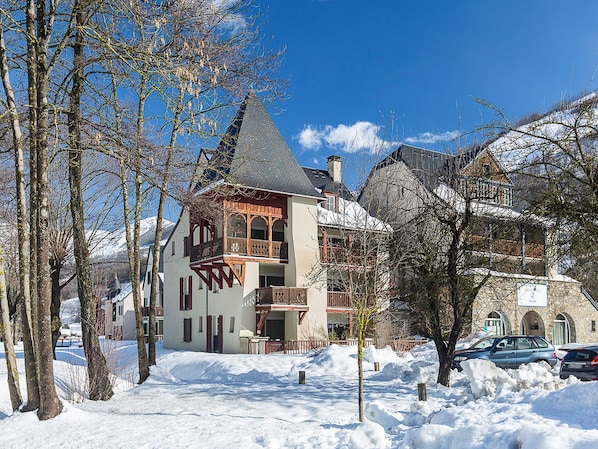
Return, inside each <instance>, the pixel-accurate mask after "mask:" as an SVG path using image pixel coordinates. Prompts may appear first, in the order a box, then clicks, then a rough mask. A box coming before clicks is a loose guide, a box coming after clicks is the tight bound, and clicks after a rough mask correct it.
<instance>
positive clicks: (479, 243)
mask: <svg viewBox="0 0 598 449" xmlns="http://www.w3.org/2000/svg"><path fill="white" fill-rule="evenodd" d="M467 243H468V244H469V245H470V246H471V250H472V251H479V252H483V253H489V252H490V244H489V242H488V237H486V236H481V235H470V236H468V238H467ZM522 250H523V245H522V244H521V242H520V241H516V240H507V239H495V240H493V241H492V253H493V254H501V255H505V256H515V257H522V256H523V251H522ZM525 257H529V258H534V259H541V258H543V257H544V245H543V244H541V243H526V244H525Z"/></svg>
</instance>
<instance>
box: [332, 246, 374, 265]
mask: <svg viewBox="0 0 598 449" xmlns="http://www.w3.org/2000/svg"><path fill="white" fill-rule="evenodd" d="M376 258H377V255H376V254H375V251H370V253H369V254H367V256H366V254H365V253H362V252H360V251H357V250H353V249H351V250H350V249H348V248H345V247H342V246H326V247H324V246H320V261H321V262H322V263H324V264H337V265H346V264H348V265H366V266H368V267H373V266H375V265H376Z"/></svg>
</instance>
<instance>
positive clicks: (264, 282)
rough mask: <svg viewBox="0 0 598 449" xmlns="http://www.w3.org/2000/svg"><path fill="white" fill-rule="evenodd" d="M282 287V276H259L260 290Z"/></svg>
mask: <svg viewBox="0 0 598 449" xmlns="http://www.w3.org/2000/svg"><path fill="white" fill-rule="evenodd" d="M272 286H274V287H283V286H284V276H266V275H263V274H261V275H260V288H264V287H272Z"/></svg>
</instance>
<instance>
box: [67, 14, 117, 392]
mask: <svg viewBox="0 0 598 449" xmlns="http://www.w3.org/2000/svg"><path fill="white" fill-rule="evenodd" d="M74 9H75V11H76V13H75V14H76V24H77V29H76V31H75V42H74V44H73V53H74V56H73V59H74V64H73V65H74V71H73V84H72V88H71V92H70V100H71V104H70V111H69V117H68V119H69V140H70V149H69V187H70V209H71V216H72V220H73V251H74V255H75V262H76V264H75V265H76V271H77V289H78V294H79V301H80V303H81V331H82V335H83V349H84V351H85V358H86V359H87V375H88V377H89V399H91V400H107V399H110V398H111V397H112V395H113V394H114V393H113V391H112V383H111V382H110V375H109V371H108V365H107V363H106V358H105V357H104V354H103V353H102V350H101V347H100V341H99V338H98V332H97V312H96V303H95V296H94V294H93V285H92V282H91V268H90V264H89V248H88V245H87V239H86V237H85V217H84V205H83V188H82V185H83V183H82V172H83V168H82V162H83V148H82V142H81V96H82V94H83V82H84V75H83V67H84V55H83V51H84V41H83V33H82V30H81V28H82V27H83V26H85V22H86V17H85V6H84V5H82V4H81V2H76V3H75V5H74Z"/></svg>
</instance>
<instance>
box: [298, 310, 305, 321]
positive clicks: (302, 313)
mask: <svg viewBox="0 0 598 449" xmlns="http://www.w3.org/2000/svg"><path fill="white" fill-rule="evenodd" d="M305 315H307V310H302V311H301V312H299V324H301V323H303V318H305Z"/></svg>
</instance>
